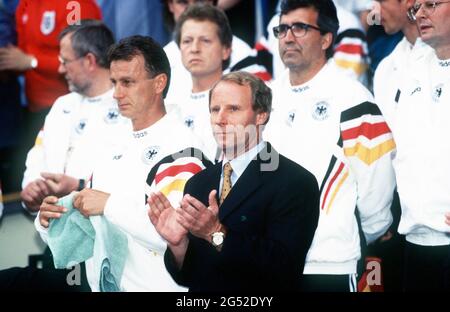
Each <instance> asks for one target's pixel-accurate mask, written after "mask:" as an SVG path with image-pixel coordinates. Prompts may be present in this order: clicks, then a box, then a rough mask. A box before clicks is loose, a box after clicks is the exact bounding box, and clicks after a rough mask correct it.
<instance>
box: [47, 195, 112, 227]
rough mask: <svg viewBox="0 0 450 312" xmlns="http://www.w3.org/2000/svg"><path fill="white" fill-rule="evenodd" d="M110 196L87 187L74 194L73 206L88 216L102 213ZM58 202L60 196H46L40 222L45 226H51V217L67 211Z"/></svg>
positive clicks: (56, 216)
mask: <svg viewBox="0 0 450 312" xmlns="http://www.w3.org/2000/svg"><path fill="white" fill-rule="evenodd" d="M109 196H110V194H108V193H105V192H102V191H98V190H93V189H88V188H85V189H84V190H82V191H80V192H78V193H76V194H75V195H74V197H73V207H74V208H75V209H77V210H78V211H79V212H80V213H81V214H82V215H83V216H85V217H86V218H87V217H90V216H97V215H102V214H103V211H104V209H105V205H106V201H107V200H108V198H109ZM57 203H58V197H56V196H47V197H45V198H44V201H43V203H42V205H41V206H40V212H39V222H40V224H41V225H42V226H43V227H44V228H47V227H48V226H49V222H50V219H59V218H61V216H62V214H63V213H65V212H67V209H66V208H65V207H63V206H59V205H57Z"/></svg>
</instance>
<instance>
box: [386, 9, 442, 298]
mask: <svg viewBox="0 0 450 312" xmlns="http://www.w3.org/2000/svg"><path fill="white" fill-rule="evenodd" d="M414 12H415V18H416V20H417V25H418V27H419V31H420V36H421V38H422V40H423V41H424V42H425V43H427V44H428V45H430V46H431V47H432V49H430V50H429V51H427V52H426V53H424V54H423V55H422V56H421V57H420V58H418V59H417V61H416V62H415V63H414V64H413V65H412V68H411V70H410V71H409V75H408V79H407V80H406V81H405V83H404V87H403V89H402V90H401V91H402V92H401V95H400V96H399V99H398V103H396V105H395V111H394V114H393V116H394V123H393V124H392V132H393V135H394V136H395V140H396V142H397V154H396V156H395V158H394V159H393V165H394V169H395V175H396V179H397V185H398V193H399V197H400V204H401V207H402V215H401V219H400V224H399V229H398V231H399V233H400V234H404V235H405V236H406V244H405V265H404V272H403V273H404V280H403V289H404V290H405V291H443V290H447V291H448V290H450V285H449V283H450V222H449V221H450V220H449V219H450V196H449V194H450V193H449V191H448V190H449V189H450V163H449V161H448V155H449V154H450V140H449V133H450V124H449V122H448V116H449V113H450V107H449V103H450V19H449V16H450V1H424V0H417V1H416V2H415V4H414Z"/></svg>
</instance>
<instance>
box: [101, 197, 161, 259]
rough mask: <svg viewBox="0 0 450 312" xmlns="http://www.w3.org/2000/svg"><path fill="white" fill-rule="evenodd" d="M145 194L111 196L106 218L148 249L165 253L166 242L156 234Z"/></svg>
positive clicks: (107, 204)
mask: <svg viewBox="0 0 450 312" xmlns="http://www.w3.org/2000/svg"><path fill="white" fill-rule="evenodd" d="M147 210H148V205H146V204H145V195H144V194H126V193H112V194H110V196H109V198H108V201H107V202H106V206H105V209H104V212H103V213H104V216H105V217H106V218H107V219H108V220H109V221H110V222H111V223H113V224H114V225H116V226H117V227H119V228H120V229H121V230H122V231H123V232H125V233H126V234H129V235H131V237H132V238H133V239H134V240H136V242H138V243H139V244H141V245H142V246H144V247H145V248H147V249H150V250H153V251H156V252H158V253H164V251H165V250H166V242H165V241H164V240H163V239H162V238H161V236H160V235H159V234H158V232H156V229H155V227H154V226H153V224H152V223H151V222H150V219H149V217H148V215H147Z"/></svg>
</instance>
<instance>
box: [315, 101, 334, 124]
mask: <svg viewBox="0 0 450 312" xmlns="http://www.w3.org/2000/svg"><path fill="white" fill-rule="evenodd" d="M329 108H330V104H328V103H327V102H325V101H320V102H318V103H316V104H314V105H313V111H312V117H313V118H314V119H315V120H318V121H322V120H325V119H327V118H328V117H329V115H330V109H329Z"/></svg>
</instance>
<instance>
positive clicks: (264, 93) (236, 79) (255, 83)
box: [209, 71, 272, 124]
mask: <svg viewBox="0 0 450 312" xmlns="http://www.w3.org/2000/svg"><path fill="white" fill-rule="evenodd" d="M224 81H228V82H233V83H235V84H237V85H240V86H249V87H250V90H251V95H252V108H253V111H255V112H257V113H268V118H267V120H266V122H265V124H267V122H268V121H269V118H270V112H271V111H272V90H271V89H270V88H269V87H268V86H267V85H266V84H265V82H264V81H263V80H262V79H261V78H259V77H258V76H255V75H253V74H251V73H249V72H245V71H235V72H230V73H228V74H226V75H223V76H222V78H220V80H219V81H218V82H216V83H215V84H214V86H213V87H212V88H211V90H210V91H209V103H210V105H211V97H212V94H213V92H214V90H215V88H216V86H217V85H218V84H219V83H221V82H224Z"/></svg>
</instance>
